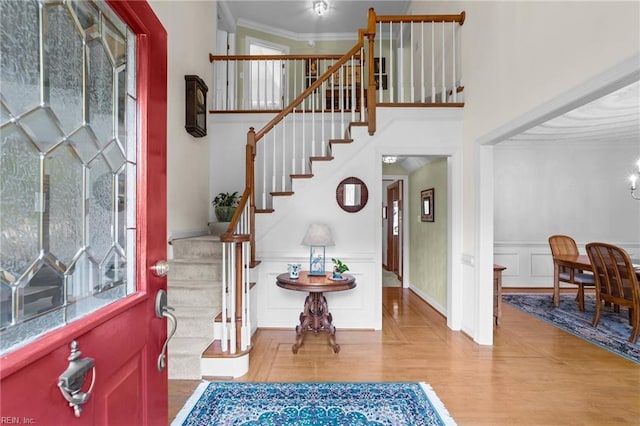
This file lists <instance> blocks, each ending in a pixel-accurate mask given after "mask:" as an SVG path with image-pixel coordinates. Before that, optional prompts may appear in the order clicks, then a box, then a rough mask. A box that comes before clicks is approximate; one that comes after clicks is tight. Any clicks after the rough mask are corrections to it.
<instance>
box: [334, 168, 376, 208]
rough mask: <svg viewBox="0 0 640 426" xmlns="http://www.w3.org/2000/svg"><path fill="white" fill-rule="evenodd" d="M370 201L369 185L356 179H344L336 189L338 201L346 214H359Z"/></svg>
mask: <svg viewBox="0 0 640 426" xmlns="http://www.w3.org/2000/svg"><path fill="white" fill-rule="evenodd" d="M368 200H369V191H368V190H367V185H365V184H364V182H363V181H361V180H360V179H358V178H356V177H348V178H346V179H344V180H343V181H342V182H340V184H339V185H338V187H337V188H336V201H337V202H338V205H339V206H340V208H341V209H342V210H344V211H346V212H349V213H355V212H359V211H360V210H362V208H363V207H364V206H365V205H366V204H367V201H368Z"/></svg>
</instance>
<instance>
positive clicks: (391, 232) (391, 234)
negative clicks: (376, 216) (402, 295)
mask: <svg viewBox="0 0 640 426" xmlns="http://www.w3.org/2000/svg"><path fill="white" fill-rule="evenodd" d="M402 186H403V182H402V180H396V181H394V182H392V183H391V184H390V185H389V186H387V211H388V214H387V234H386V241H387V259H386V269H387V271H390V272H392V273H394V274H395V275H396V277H397V278H398V280H400V281H402V258H403V251H402V241H403V238H402V235H403V221H402V217H403V212H404V208H403V197H402Z"/></svg>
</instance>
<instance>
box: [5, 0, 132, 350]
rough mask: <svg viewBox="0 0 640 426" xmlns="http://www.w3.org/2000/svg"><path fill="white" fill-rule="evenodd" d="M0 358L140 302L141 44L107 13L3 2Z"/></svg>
mask: <svg viewBox="0 0 640 426" xmlns="http://www.w3.org/2000/svg"><path fill="white" fill-rule="evenodd" d="M0 35H1V38H2V46H1V49H2V50H1V53H2V54H1V56H0V296H1V303H0V354H3V353H6V352H8V351H11V350H13V349H15V348H18V347H21V346H24V345H25V344H27V343H29V342H30V341H32V340H33V339H35V338H36V337H38V336H39V335H42V334H43V333H45V332H47V331H49V330H52V329H54V328H58V327H60V326H62V325H65V324H68V323H69V322H71V321H73V320H75V319H78V318H80V317H82V316H84V315H86V314H88V313H90V312H93V311H95V310H96V309H99V308H100V307H102V306H105V305H107V304H109V303H111V302H113V301H115V300H118V299H120V298H122V297H124V296H126V295H127V294H131V293H132V292H134V291H135V288H136V286H135V277H136V273H135V271H136V269H135V268H136V265H135V247H136V246H135V242H136V222H135V219H136V214H135V195H136V163H137V161H136V152H137V149H136V133H137V132H136V127H135V126H136V78H135V69H136V66H135V57H136V54H135V36H134V35H133V33H132V32H131V31H130V30H129V29H128V28H127V27H126V25H125V24H124V23H123V22H122V21H120V19H119V18H118V17H117V16H116V15H115V14H114V13H113V12H112V11H111V10H110V8H109V7H107V6H106V5H105V4H103V3H99V2H92V1H66V2H62V1H52V0H41V1H37V0H22V1H2V2H0Z"/></svg>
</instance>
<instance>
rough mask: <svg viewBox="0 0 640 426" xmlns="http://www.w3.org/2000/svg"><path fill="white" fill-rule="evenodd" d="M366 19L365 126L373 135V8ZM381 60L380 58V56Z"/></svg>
mask: <svg viewBox="0 0 640 426" xmlns="http://www.w3.org/2000/svg"><path fill="white" fill-rule="evenodd" d="M368 18H369V19H368V21H367V39H368V40H369V53H368V54H367V56H368V59H369V61H368V62H369V67H368V73H367V86H368V87H369V89H368V90H367V128H368V130H369V134H370V135H373V134H374V133H375V132H376V84H375V77H374V72H375V70H374V63H373V58H374V54H375V53H374V48H375V45H374V44H375V40H376V12H375V11H374V10H373V8H370V9H369V16H368ZM380 60H382V58H380ZM380 91H382V81H381V82H380Z"/></svg>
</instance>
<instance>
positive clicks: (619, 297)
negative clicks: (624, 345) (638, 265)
mask: <svg viewBox="0 0 640 426" xmlns="http://www.w3.org/2000/svg"><path fill="white" fill-rule="evenodd" d="M587 255H588V256H589V261H590V262H591V267H592V268H593V272H594V275H595V279H596V315H595V317H594V318H593V326H594V327H597V326H598V321H600V311H601V309H602V303H603V302H610V303H612V304H613V306H614V310H619V307H620V306H626V307H627V308H628V309H629V324H630V325H631V336H629V342H631V343H635V342H636V340H638V332H640V287H639V285H638V277H637V276H636V271H635V270H634V268H633V264H632V263H631V259H630V258H629V254H628V253H627V252H626V251H624V249H622V248H620V247H617V246H614V245H611V244H607V243H589V244H587Z"/></svg>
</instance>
